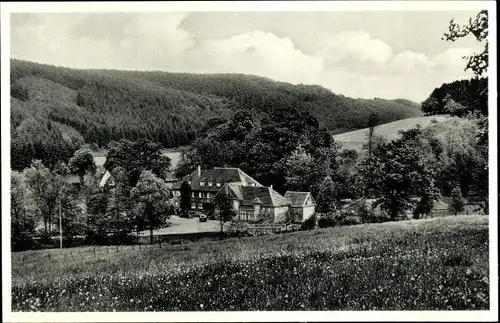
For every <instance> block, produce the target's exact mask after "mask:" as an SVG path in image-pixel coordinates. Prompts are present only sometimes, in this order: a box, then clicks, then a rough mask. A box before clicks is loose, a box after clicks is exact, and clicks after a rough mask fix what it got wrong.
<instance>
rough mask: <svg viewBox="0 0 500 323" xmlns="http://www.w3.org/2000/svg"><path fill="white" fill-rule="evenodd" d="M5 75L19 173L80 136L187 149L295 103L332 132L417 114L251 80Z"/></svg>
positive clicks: (102, 142)
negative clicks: (235, 117) (26, 125)
mask: <svg viewBox="0 0 500 323" xmlns="http://www.w3.org/2000/svg"><path fill="white" fill-rule="evenodd" d="M10 77H11V102H12V105H13V107H12V110H13V111H14V112H13V115H12V119H11V127H12V133H13V137H15V138H18V139H16V143H15V146H16V154H15V155H16V156H23V155H25V156H27V157H26V158H25V159H26V161H19V158H17V157H16V159H14V160H13V161H12V165H13V168H14V169H19V170H21V169H23V168H24V167H26V166H27V165H29V162H30V161H31V160H33V158H35V159H41V160H43V161H44V162H49V164H53V163H52V162H50V161H48V160H47V158H48V157H44V156H41V155H46V156H49V155H54V154H53V151H54V148H52V147H51V146H53V145H56V146H58V147H61V150H67V149H69V150H70V151H71V153H73V152H74V151H75V150H76V149H78V145H79V144H81V143H80V141H81V140H82V139H83V141H84V142H86V143H92V144H96V145H97V146H99V147H106V146H107V145H108V143H109V142H111V141H113V140H118V139H120V138H127V139H130V140H138V139H140V138H147V139H150V140H152V141H155V142H159V143H161V144H162V145H163V146H164V147H178V146H181V145H186V144H190V143H191V142H192V141H193V140H194V139H196V138H197V137H198V136H199V134H198V132H199V131H200V130H201V129H202V128H203V127H204V126H206V124H207V121H208V120H209V119H211V118H222V119H225V120H227V119H228V118H230V117H231V115H232V114H233V113H234V112H235V111H236V110H240V109H241V110H247V111H249V112H250V114H251V115H252V116H253V117H254V118H255V119H256V120H259V119H262V118H265V116H266V115H267V114H268V113H270V112H271V111H275V110H280V109H286V108H288V107H290V106H295V107H298V108H299V109H300V110H302V111H306V112H309V113H311V114H312V115H313V116H315V117H316V118H317V119H318V120H321V121H320V125H321V126H322V127H324V128H326V129H327V130H328V131H330V132H334V133H338V132H342V131H346V130H352V129H358V128H363V127H365V126H366V124H365V123H366V122H365V120H366V118H367V116H368V115H369V114H370V113H373V112H376V113H377V114H378V115H379V116H380V118H379V120H380V123H385V122H390V121H394V120H398V119H403V118H407V117H413V116H416V115H420V113H421V112H420V111H419V109H416V108H415V107H414V106H411V105H408V104H403V103H400V102H397V101H390V100H379V99H377V100H358V99H351V98H346V97H343V96H339V95H335V94H333V93H332V92H331V91H329V90H327V89H324V88H322V87H320V86H306V85H297V86H294V85H291V84H287V83H281V82H275V81H273V80H270V79H266V78H263V77H257V76H252V75H239V74H214V75H197V74H181V73H164V72H129V71H111V70H76V69H69V68H63V67H55V66H49V65H42V64H36V63H31V62H26V61H19V60H11V75H10ZM25 120H29V122H30V123H35V124H37V125H36V126H33V127H31V128H30V129H32V128H36V129H37V132H34V131H31V132H30V131H24V132H23V133H21V131H20V130H18V129H17V128H18V127H20V126H22V125H23V122H24V121H25ZM49 124H56V125H58V126H57V127H56V129H57V130H59V132H61V136H62V137H63V138H64V139H65V142H62V141H57V140H56V141H54V142H49V140H48V138H49V137H51V136H55V135H54V134H51V131H48V130H47V127H48V126H45V125H49ZM30 137H31V138H30ZM34 137H39V139H33V138H34ZM51 140H52V139H51ZM75 140H76V141H75ZM29 141H36V142H38V143H40V144H41V147H42V150H44V152H43V153H41V152H39V149H38V148H33V146H34V145H25V144H24V143H25V142H29ZM68 141H71V145H73V147H72V146H71V145H69V144H67V142H68ZM55 143H57V144H55ZM44 147H47V148H46V149H45V148H44ZM71 153H70V154H69V155H71ZM56 155H57V154H56ZM30 156H33V157H32V158H31V157H30ZM57 156H59V155H57ZM64 156H66V155H64ZM67 158H68V157H67V156H66V157H64V158H62V159H61V160H63V161H66V160H67Z"/></svg>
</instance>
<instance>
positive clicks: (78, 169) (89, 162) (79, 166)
mask: <svg viewBox="0 0 500 323" xmlns="http://www.w3.org/2000/svg"><path fill="white" fill-rule="evenodd" d="M68 166H69V168H70V169H71V171H72V172H73V173H74V174H77V175H78V176H79V177H80V182H81V183H82V184H83V176H85V174H87V173H92V174H93V173H95V171H96V166H95V162H94V157H93V156H92V153H91V152H90V150H89V149H88V148H80V149H78V150H77V151H75V154H74V155H73V157H71V159H70V160H69V164H68Z"/></svg>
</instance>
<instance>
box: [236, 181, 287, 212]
mask: <svg viewBox="0 0 500 323" xmlns="http://www.w3.org/2000/svg"><path fill="white" fill-rule="evenodd" d="M240 190H241V194H242V197H243V198H242V199H241V204H242V205H254V203H262V206H272V207H277V206H285V205H290V200H288V199H286V198H284V197H283V196H281V195H280V194H279V193H278V192H276V191H275V190H273V189H272V188H270V187H265V186H240Z"/></svg>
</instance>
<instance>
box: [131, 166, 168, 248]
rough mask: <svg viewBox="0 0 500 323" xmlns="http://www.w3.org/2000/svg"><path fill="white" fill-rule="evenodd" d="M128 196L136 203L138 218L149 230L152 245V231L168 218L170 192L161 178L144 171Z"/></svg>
mask: <svg viewBox="0 0 500 323" xmlns="http://www.w3.org/2000/svg"><path fill="white" fill-rule="evenodd" d="M130 196H131V198H132V199H133V200H134V201H135V202H136V203H137V205H136V207H137V213H138V216H139V218H141V219H142V220H143V222H144V223H145V224H146V227H148V228H149V233H150V240H151V243H153V230H154V229H157V228H159V227H160V226H162V225H163V224H165V220H166V219H168V218H169V217H170V214H169V211H170V202H169V200H170V190H169V188H168V186H167V185H166V184H165V182H164V181H163V180H162V179H161V178H159V177H157V176H156V175H155V174H154V173H153V172H151V171H147V170H145V171H143V172H142V173H141V175H140V177H139V180H138V182H137V184H136V186H135V187H134V188H133V189H132V190H131V191H130Z"/></svg>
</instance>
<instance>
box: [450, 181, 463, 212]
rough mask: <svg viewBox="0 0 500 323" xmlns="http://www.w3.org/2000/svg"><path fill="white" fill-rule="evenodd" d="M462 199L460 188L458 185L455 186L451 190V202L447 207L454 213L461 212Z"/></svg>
mask: <svg viewBox="0 0 500 323" xmlns="http://www.w3.org/2000/svg"><path fill="white" fill-rule="evenodd" d="M464 205H465V202H464V199H463V197H462V192H461V190H460V187H458V186H457V187H455V188H453V190H452V191H451V202H450V205H449V209H450V211H451V212H453V213H454V214H455V215H457V213H458V212H462V211H463V210H464Z"/></svg>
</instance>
